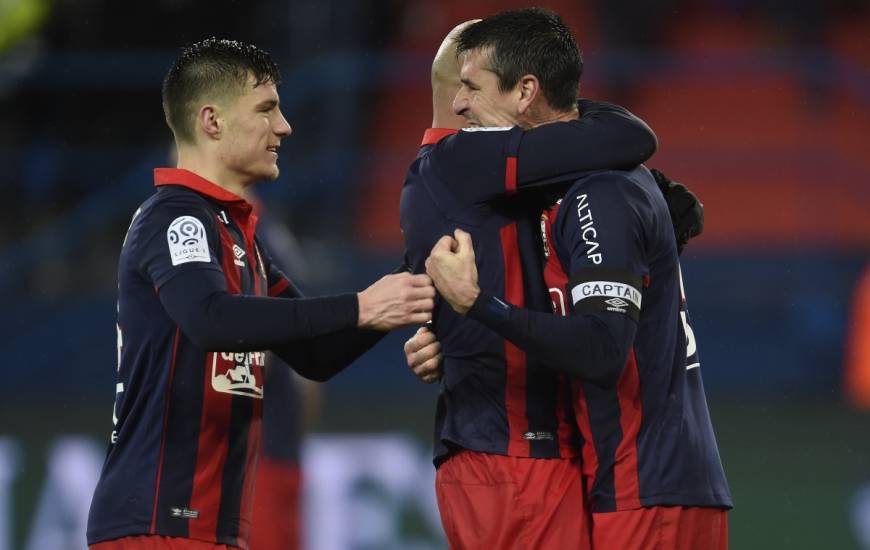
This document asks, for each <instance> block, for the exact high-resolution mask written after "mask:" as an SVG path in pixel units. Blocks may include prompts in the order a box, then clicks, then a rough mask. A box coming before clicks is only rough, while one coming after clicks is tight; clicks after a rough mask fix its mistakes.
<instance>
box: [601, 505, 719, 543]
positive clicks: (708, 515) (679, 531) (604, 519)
mask: <svg viewBox="0 0 870 550" xmlns="http://www.w3.org/2000/svg"><path fill="white" fill-rule="evenodd" d="M592 547H593V548H594V549H595V550H660V549H661V550H681V549H683V548H687V549H689V548H690V549H692V550H728V512H727V511H725V510H722V509H720V508H697V507H689V508H684V507H680V506H653V507H651V508H639V509H637V510H627V511H625V512H602V513H597V514H592Z"/></svg>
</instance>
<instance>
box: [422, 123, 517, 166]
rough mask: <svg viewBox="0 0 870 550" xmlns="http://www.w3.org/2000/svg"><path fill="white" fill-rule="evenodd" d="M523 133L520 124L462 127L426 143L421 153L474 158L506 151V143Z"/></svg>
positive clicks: (430, 155) (432, 155)
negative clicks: (490, 152)
mask: <svg viewBox="0 0 870 550" xmlns="http://www.w3.org/2000/svg"><path fill="white" fill-rule="evenodd" d="M522 133H523V129H522V128H520V127H518V126H490V127H482V126H481V127H472V128H461V129H460V130H458V131H457V132H453V133H450V134H446V135H444V136H443V137H441V138H440V139H438V140H437V141H434V142H432V143H430V144H428V145H424V147H423V148H422V149H421V155H424V156H429V157H436V158H437V157H441V158H443V157H450V158H457V159H469V160H472V159H474V158H475V157H476V156H478V155H480V154H482V153H483V154H485V153H486V152H487V151H490V150H493V151H496V152H498V153H502V152H504V149H505V146H506V144H507V143H509V141H510V140H511V139H512V138H515V139H518V138H519V136H521V135H522Z"/></svg>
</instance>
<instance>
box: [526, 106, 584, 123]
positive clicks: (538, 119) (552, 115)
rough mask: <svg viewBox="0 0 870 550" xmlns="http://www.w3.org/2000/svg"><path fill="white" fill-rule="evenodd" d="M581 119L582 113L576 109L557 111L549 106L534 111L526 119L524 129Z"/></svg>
mask: <svg viewBox="0 0 870 550" xmlns="http://www.w3.org/2000/svg"><path fill="white" fill-rule="evenodd" d="M578 118H580V112H579V111H578V110H577V108H576V107H574V108H573V109H571V110H569V111H556V110H555V109H551V108H550V107H549V106H546V107H539V108H537V109H532V110H531V111H530V112H529V116H528V117H527V119H526V123H525V124H524V125H523V127H524V128H537V127H538V126H541V125H543V124H550V123H551V122H567V121H569V120H577V119H578Z"/></svg>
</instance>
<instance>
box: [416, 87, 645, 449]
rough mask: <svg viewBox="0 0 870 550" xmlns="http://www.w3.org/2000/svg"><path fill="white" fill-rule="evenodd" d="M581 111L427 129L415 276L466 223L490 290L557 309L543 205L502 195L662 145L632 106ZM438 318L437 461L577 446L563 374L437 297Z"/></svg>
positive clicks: (419, 167)
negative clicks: (571, 117) (540, 121)
mask: <svg viewBox="0 0 870 550" xmlns="http://www.w3.org/2000/svg"><path fill="white" fill-rule="evenodd" d="M581 108H582V109H583V117H582V118H581V119H580V120H577V121H572V122H566V123H554V124H547V125H544V126H541V127H539V128H536V129H534V130H528V131H523V130H522V129H520V128H479V129H472V130H463V131H460V132H458V133H454V132H451V131H445V130H430V131H428V132H427V133H426V135H425V136H424V142H423V146H422V148H421V149H420V152H419V155H418V156H417V159H416V160H415V161H414V163H413V164H412V165H411V167H410V169H409V170H408V173H407V175H406V178H405V183H404V187H403V190H402V197H401V226H402V230H403V233H404V238H405V245H406V261H407V262H408V265H409V266H410V267H411V269H412V271H413V272H415V273H421V272H424V271H425V267H424V262H425V260H426V258H427V257H428V256H429V252H430V250H431V249H432V246H433V245H434V244H435V242H436V241H437V240H438V239H439V238H440V237H442V236H443V235H452V233H453V230H454V229H455V228H461V229H464V230H466V231H468V232H469V233H470V234H471V236H472V239H473V241H474V246H475V251H476V262H477V269H478V277H479V284H480V286H481V288H483V289H486V290H487V291H489V292H492V293H494V294H498V295H501V296H505V297H506V298H507V299H508V300H510V301H511V302H512V303H514V304H517V305H520V306H524V307H527V308H531V309H535V310H538V311H549V299H548V295H547V292H546V286H545V284H544V280H543V270H542V264H541V260H540V253H539V251H540V245H539V240H538V229H537V224H538V223H539V215H540V211H541V208H540V207H539V206H534V205H533V201H530V200H526V198H527V197H526V196H524V195H523V194H522V193H518V194H517V195H516V196H515V197H513V200H494V199H496V198H501V197H504V196H505V194H506V193H512V192H515V191H518V190H522V188H525V187H535V186H539V185H545V184H548V183H553V182H554V181H558V180H559V179H560V178H563V177H564V176H565V175H567V174H576V173H577V172H582V171H584V170H591V169H594V168H602V167H608V166H611V167H619V166H626V165H628V166H635V165H637V164H638V163H640V162H642V161H643V160H645V159H646V158H648V157H649V156H650V155H651V154H652V152H653V151H654V149H655V137H654V135H653V134H652V132H651V131H650V130H649V129H648V128H647V127H646V126H645V125H644V124H643V122H641V121H640V120H638V119H636V118H634V117H633V116H631V115H630V114H628V113H627V112H626V111H624V110H623V109H621V108H618V107H615V106H610V105H606V104H592V103H591V102H587V103H586V104H585V106H584V107H581ZM620 125H621V126H620ZM445 136H446V137H445ZM554 178H555V179H554ZM432 325H433V330H434V332H435V334H436V337H437V338H438V340H439V341H440V343H441V346H442V353H443V357H444V363H443V372H444V375H443V378H442V382H441V384H442V385H441V392H440V395H439V397H438V405H437V411H436V426H435V442H434V443H435V463H436V465H438V464H440V463H441V462H442V461H443V460H444V458H446V456H447V455H448V454H449V453H450V452H451V451H452V450H453V449H456V448H464V449H469V450H473V451H479V452H487V453H494V454H502V455H509V456H522V457H542V458H543V457H547V458H550V457H560V456H561V457H569V456H574V455H575V454H576V453H577V452H578V448H579V440H578V437H577V433H576V431H575V430H574V429H573V428H572V426H573V422H572V421H571V415H572V413H571V410H570V405H569V401H570V388H569V387H568V386H569V384H568V383H567V382H566V380H565V378H564V377H563V375H560V374H558V373H555V372H553V371H551V370H549V369H546V368H539V367H538V366H536V365H535V362H536V360H535V358H534V357H527V356H526V354H525V353H523V352H522V351H520V349H519V348H517V347H515V346H514V345H513V344H511V343H510V342H508V341H506V340H505V339H503V338H502V337H500V336H498V335H497V334H495V333H493V332H492V331H490V330H489V329H488V328H487V327H485V326H484V325H482V324H480V323H478V322H476V321H474V320H471V319H467V318H463V317H462V316H460V315H458V314H456V313H455V312H454V311H453V310H452V309H451V308H450V306H449V305H448V304H446V302H443V301H438V302H437V303H436V307H435V311H434V313H433V324H432Z"/></svg>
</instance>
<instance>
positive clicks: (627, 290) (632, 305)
mask: <svg viewBox="0 0 870 550" xmlns="http://www.w3.org/2000/svg"><path fill="white" fill-rule="evenodd" d="M642 285H643V279H642V277H641V276H640V275H635V274H634V273H630V272H628V271H626V270H623V269H613V268H607V267H588V268H583V269H581V270H580V271H578V272H577V273H575V274H574V275H572V276H571V280H570V281H569V282H568V291H569V292H570V294H571V304H572V305H573V309H574V312H575V313H599V312H603V311H610V312H613V313H622V314H625V315H628V316H629V317H631V318H632V319H634V320H635V321H637V320H638V319H639V318H640V304H641V289H642V288H643V287H642Z"/></svg>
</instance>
